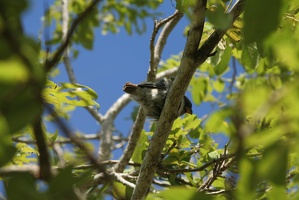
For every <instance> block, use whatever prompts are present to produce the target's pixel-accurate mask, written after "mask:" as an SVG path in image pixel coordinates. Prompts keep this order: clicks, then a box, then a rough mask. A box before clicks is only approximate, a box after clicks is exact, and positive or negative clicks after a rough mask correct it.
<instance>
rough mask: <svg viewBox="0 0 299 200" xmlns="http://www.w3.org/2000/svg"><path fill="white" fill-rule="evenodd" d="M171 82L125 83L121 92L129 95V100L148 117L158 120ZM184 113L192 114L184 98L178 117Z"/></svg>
mask: <svg viewBox="0 0 299 200" xmlns="http://www.w3.org/2000/svg"><path fill="white" fill-rule="evenodd" d="M173 80H174V79H167V78H163V79H160V80H158V81H157V82H154V83H151V82H144V83H141V84H133V83H131V82H127V83H126V84H125V85H124V87H123V91H124V92H126V93H128V94H130V97H131V99H133V100H134V101H136V102H137V103H139V104H140V105H141V107H142V108H143V110H144V111H145V114H146V115H147V116H148V117H150V118H153V119H156V120H158V119H159V117H160V115H161V112H162V109H163V106H164V103H165V99H166V97H167V94H168V90H169V88H170V86H171V84H172V82H173ZM184 113H189V114H192V103H191V102H190V100H189V99H188V98H187V97H186V96H184V97H183V99H182V101H181V104H180V107H179V110H178V116H181V115H183V114H184Z"/></svg>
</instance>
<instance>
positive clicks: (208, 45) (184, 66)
mask: <svg viewBox="0 0 299 200" xmlns="http://www.w3.org/2000/svg"><path fill="white" fill-rule="evenodd" d="M240 2H241V3H240ZM242 2H243V1H242V0H241V1H239V3H238V4H237V6H236V8H234V9H233V10H232V11H231V13H230V14H232V15H233V19H234V20H235V19H236V18H237V17H238V16H239V15H240V13H241V10H242V9H241V6H240V4H242ZM206 3H207V1H206V0H201V1H197V4H196V5H195V7H194V11H193V19H192V20H193V22H192V24H191V28H190V30H189V33H188V37H187V42H186V45H185V49H184V53H183V56H182V60H181V64H180V67H179V71H178V76H177V77H176V79H175V80H174V82H173V85H172V87H171V88H170V90H169V93H168V95H167V98H166V101H165V105H164V108H163V111H162V113H161V116H160V119H159V121H158V124H157V128H156V131H155V133H154V135H153V137H152V140H151V142H150V145H149V148H148V151H147V153H146V155H145V158H144V161H143V164H142V167H141V171H140V175H139V177H138V180H137V183H136V188H135V190H134V193H133V196H132V199H133V200H135V199H143V198H144V197H145V195H146V194H147V192H148V191H149V187H150V185H151V182H152V180H153V178H154V175H155V172H156V170H157V166H158V164H159V162H160V160H159V158H160V155H161V153H162V149H163V147H164V145H165V142H166V140H167V138H168V134H169V132H170V130H171V127H172V124H173V121H174V120H175V118H176V116H177V113H176V110H177V109H175V108H178V107H179V103H180V101H181V99H182V98H183V95H184V93H185V92H186V90H187V87H188V85H189V82H190V80H191V78H192V76H193V74H194V72H195V70H196V68H197V67H198V65H199V64H202V63H203V62H204V61H205V60H206V59H207V57H208V55H209V54H210V52H211V51H212V50H213V49H214V48H215V46H216V45H217V44H218V42H219V41H220V39H221V38H222V37H223V35H224V33H225V31H215V32H214V33H213V34H212V35H211V36H210V37H209V39H208V40H207V41H206V42H205V43H204V45H203V46H202V47H201V48H200V49H199V50H198V45H199V43H200V39H201V34H202V30H203V26H204V21H205V11H206Z"/></svg>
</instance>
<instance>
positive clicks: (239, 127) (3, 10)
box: [0, 0, 299, 199]
mask: <svg viewBox="0 0 299 200" xmlns="http://www.w3.org/2000/svg"><path fill="white" fill-rule="evenodd" d="M91 2H92V1H83V0H70V1H69V4H68V5H69V7H68V9H69V10H68V12H69V13H68V14H69V16H70V19H69V20H70V21H69V22H72V21H73V20H74V19H75V18H76V17H77V16H78V15H80V13H82V12H83V11H84V10H85V9H86V8H87V7H88V6H89V5H90V3H91ZM232 2H234V1H230V2H228V1H225V0H213V1H209V2H208V4H207V15H206V19H207V20H206V22H205V27H204V29H203V35H202V41H201V43H200V45H202V44H203V43H204V42H205V41H206V40H207V39H208V38H209V36H210V35H211V32H212V31H213V30H215V29H217V30H227V29H228V30H227V32H226V34H225V35H224V37H223V38H222V39H221V41H220V42H219V43H218V45H217V47H216V48H215V49H214V52H212V54H211V56H210V57H209V58H208V59H207V60H206V61H205V62H204V63H203V64H202V65H200V66H198V68H197V70H196V72H195V73H194V76H193V78H192V80H191V82H190V85H189V88H188V90H189V91H190V93H191V97H192V102H193V104H195V106H198V105H201V104H205V105H210V106H211V107H212V109H211V110H212V111H211V113H209V114H208V116H203V117H201V116H196V115H185V116H184V117H181V118H178V119H176V121H175V122H174V124H173V127H172V130H171V132H170V134H169V137H168V140H167V142H166V144H165V145H164V152H163V154H162V155H161V163H159V167H158V170H157V172H156V176H155V179H154V180H153V184H152V188H154V189H155V190H161V192H160V193H150V194H149V195H148V199H200V198H201V199H298V197H299V192H298V184H299V179H298V177H299V168H298V167H299V163H298V162H299V154H298V152H299V148H298V145H297V143H298V141H299V134H298V133H299V126H298V119H299V114H298V113H299V104H298V99H299V93H298V91H299V83H298V81H297V80H298V78H299V74H298V73H299V67H298V66H299V34H298V22H299V21H298V19H299V14H298V13H299V4H298V2H296V0H290V1H283V0H275V1H272V0H264V1H257V0H251V1H247V2H246V5H245V7H244V13H243V14H242V15H241V16H240V17H239V18H238V19H237V20H236V21H234V22H233V21H232V17H231V16H229V15H227V14H226V13H227V11H228V10H230V9H231V8H232V6H231V4H232ZM161 3H163V1H138V0H126V1H116V0H111V1H103V2H101V3H100V4H99V6H97V7H94V8H93V9H92V11H91V12H90V13H88V15H87V17H86V18H85V19H84V20H82V21H81V23H80V24H79V26H78V27H77V29H76V31H75V33H74V35H73V36H72V39H71V40H72V43H74V44H79V46H80V45H82V46H83V47H84V48H85V49H89V50H91V49H92V48H93V42H94V31H95V30H96V29H97V28H99V29H100V30H101V32H102V33H103V34H107V33H117V32H118V31H119V30H120V29H121V27H124V29H125V30H126V32H127V33H128V34H133V33H134V32H136V33H140V34H141V33H143V32H144V31H145V30H146V29H145V28H146V27H145V25H146V21H145V20H146V19H147V18H151V19H153V18H156V17H157V16H161V15H162V14H161V13H159V12H158V10H157V8H158V7H159V5H160V4H161ZM195 4H196V1H183V0H177V1H176V8H177V9H178V10H179V11H181V12H184V13H186V15H189V16H190V13H191V12H192V7H193V6H194V5H195ZM29 6H30V5H29V4H28V2H27V1H26V0H18V2H16V1H1V3H0V34H1V35H0V46H1V48H0V137H1V140H0V176H1V178H2V181H3V182H4V183H5V192H6V195H7V197H8V198H9V199H24V198H26V199H54V198H57V199H77V198H78V199H79V197H82V196H81V195H83V193H84V194H85V195H86V196H84V198H87V199H102V198H104V197H106V196H111V195H112V196H114V197H115V198H118V199H129V198H130V197H131V195H132V193H133V189H132V184H135V183H136V177H137V176H138V170H139V168H140V165H141V164H142V162H143V159H144V155H145V152H146V151H147V149H148V146H149V141H150V138H151V136H152V134H153V132H154V130H155V128H156V127H155V126H156V123H152V124H151V126H150V128H149V130H143V131H142V132H141V136H140V137H139V140H138V143H137V145H136V148H135V151H134V154H133V156H132V157H131V162H130V163H129V165H128V166H127V168H126V170H125V171H124V173H115V172H114V171H113V170H114V169H113V168H111V166H110V165H113V164H115V163H112V161H111V162H110V163H109V162H108V164H107V163H105V162H103V163H100V164H103V165H105V167H107V174H108V175H110V174H112V175H114V176H115V177H114V178H113V179H109V177H108V178H107V177H105V176H106V175H107V174H106V173H103V174H104V175H103V174H102V175H103V177H104V178H103V179H101V181H99V183H96V184H95V183H94V181H95V180H96V178H95V176H94V175H95V174H96V173H97V171H96V170H94V168H95V167H97V169H98V170H99V171H101V170H100V169H101V168H100V167H99V166H95V165H96V163H95V162H93V161H92V159H91V156H93V155H92V154H91V156H90V155H89V154H88V152H90V151H91V152H92V150H93V149H95V148H97V147H94V146H93V145H91V144H88V145H86V144H85V143H84V144H85V145H84V147H85V146H87V147H86V148H83V147H82V145H80V144H81V143H80V142H77V140H76V138H77V139H78V138H79V139H82V140H86V139H88V138H86V137H85V135H84V134H79V133H77V134H76V136H74V137H75V139H74V138H72V137H70V135H67V136H65V135H63V132H67V126H64V125H65V124H64V121H59V119H60V118H59V117H64V118H66V119H69V118H70V116H69V113H70V111H72V110H73V109H76V108H78V107H88V106H89V108H91V107H92V108H96V109H98V108H99V104H98V103H97V102H96V99H97V96H98V94H97V93H96V92H95V91H94V90H93V89H92V88H90V87H88V86H84V85H80V84H76V83H68V82H65V83H59V84H56V83H54V82H53V81H51V80H50V79H51V77H50V73H49V72H46V70H44V63H45V62H44V60H45V59H48V58H51V56H53V54H54V53H55V52H56V51H54V53H53V54H51V53H50V52H47V51H45V50H42V49H41V47H39V42H38V41H35V40H33V39H32V38H30V37H28V36H27V35H26V34H25V33H24V32H23V31H22V23H21V18H22V13H23V12H24V11H25V10H26V9H27V8H28V7H29ZM190 8H191V9H190ZM265 8H269V9H265ZM270 8H271V9H270ZM164 17H165V16H164ZM44 19H45V25H46V26H47V27H50V26H51V27H54V32H53V34H52V33H51V35H53V37H52V38H47V41H43V42H45V43H46V44H47V46H51V47H53V46H54V47H55V45H59V44H61V43H62V42H63V41H62V35H63V30H62V25H61V20H62V13H61V5H60V1H55V2H54V3H53V5H51V6H50V8H49V10H48V11H47V12H46V13H45V16H44ZM190 20H191V21H192V19H190ZM182 32H183V31H182ZM69 45H70V46H71V47H72V48H73V51H74V52H76V51H77V50H82V48H79V49H75V46H74V45H73V46H72V45H71V44H69ZM40 46H42V45H40ZM76 48H78V46H77V47H76ZM46 55H47V56H46ZM48 56H49V57H48ZM181 56H182V54H181V53H179V54H178V55H175V56H173V57H171V58H169V59H167V60H165V61H163V62H161V64H160V66H159V69H158V72H163V71H164V72H165V71H167V70H169V69H172V68H175V67H177V66H179V64H180V57H181ZM56 64H57V63H56ZM99 95H101V96H104V95H105V94H99ZM53 113H55V115H54V114H53ZM40 118H42V131H41V132H38V131H37V130H36V128H34V127H35V126H34V124H36V123H38V122H39V119H40ZM95 119H97V118H95ZM49 122H51V123H54V124H56V125H57V126H58V127H60V129H61V131H60V130H57V131H56V132H55V133H50V132H49V130H47V126H46V124H47V123H49ZM98 122H99V123H101V122H102V121H101V120H98ZM101 125H103V124H101ZM109 131H110V130H109ZM37 134H42V135H44V136H45V141H44V142H45V144H46V145H47V149H48V151H49V160H50V162H51V167H52V168H51V172H52V177H51V179H50V180H42V177H41V176H40V175H39V171H37V170H35V168H31V166H36V165H38V166H40V167H41V168H42V163H40V158H41V156H42V155H41V154H43V153H44V152H42V151H41V150H40V149H38V148H37V145H36V144H37V143H38V142H39V141H38V139H37V137H36V136H37ZM98 137H99V136H98V135H96V136H95V137H94V138H98ZM216 137H221V138H222V139H223V140H224V141H229V142H227V143H226V142H217V141H216V140H215V138H216ZM121 140H122V142H126V141H127V140H125V139H124V138H121ZM69 143H71V144H72V145H69ZM114 148H117V147H116V145H115V146H114ZM59 149H63V150H64V152H62V154H61V153H59V152H60V151H59ZM111 149H112V148H111ZM66 160H67V162H69V163H66V162H65V163H63V161H66ZM90 163H92V164H93V165H89V164H90ZM28 166H29V167H28ZM14 167H17V169H21V167H25V169H26V170H25V171H24V170H19V171H18V170H16V171H14V170H12V171H9V170H11V169H15V168H14ZM26 167H28V168H26ZM22 169H23V168H22ZM27 169H29V170H27ZM101 172H102V171H101ZM108 175H107V176H108ZM120 176H121V178H120ZM74 188H75V189H74ZM82 191H84V192H82ZM82 198H83V197H82Z"/></svg>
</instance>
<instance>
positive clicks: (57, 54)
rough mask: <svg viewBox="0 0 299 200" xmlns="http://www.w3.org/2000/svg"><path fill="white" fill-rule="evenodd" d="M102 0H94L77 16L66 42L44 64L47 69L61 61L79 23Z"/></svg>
mask: <svg viewBox="0 0 299 200" xmlns="http://www.w3.org/2000/svg"><path fill="white" fill-rule="evenodd" d="M99 2H100V0H93V1H92V2H91V3H90V5H89V6H88V7H87V8H86V9H85V10H84V11H83V12H82V13H81V14H79V15H78V16H77V18H76V19H74V21H73V22H72V24H71V26H70V28H69V30H68V32H67V35H66V37H65V40H64V42H63V43H62V44H61V45H60V46H59V47H58V49H57V51H56V52H55V53H54V55H53V57H52V58H51V59H47V60H46V62H45V64H44V66H45V69H46V71H50V70H51V69H53V68H54V67H55V66H56V65H57V63H58V62H59V60H60V58H61V57H62V55H63V54H64V51H65V50H66V48H67V47H68V45H69V44H70V42H71V38H72V36H73V34H74V32H75V30H76V28H77V27H78V25H79V24H80V23H81V22H82V21H83V20H84V19H85V18H86V16H87V15H88V14H89V13H91V11H92V10H93V9H94V8H95V7H96V6H97V4H98V3H99Z"/></svg>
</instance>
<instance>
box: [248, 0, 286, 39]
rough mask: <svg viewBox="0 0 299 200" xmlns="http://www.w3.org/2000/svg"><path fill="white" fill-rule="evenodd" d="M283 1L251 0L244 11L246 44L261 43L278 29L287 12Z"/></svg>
mask: <svg viewBox="0 0 299 200" xmlns="http://www.w3.org/2000/svg"><path fill="white" fill-rule="evenodd" d="M283 2H284V1H283V0H263V1H260V0H251V1H248V2H246V4H245V10H244V31H243V33H244V39H245V41H246V43H252V42H257V43H260V42H262V41H263V40H264V39H266V38H267V37H268V36H269V35H270V34H271V33H272V32H273V31H275V30H276V29H278V26H279V22H280V19H281V16H282V14H283V12H284V10H285V5H286V4H284V3H283Z"/></svg>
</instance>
